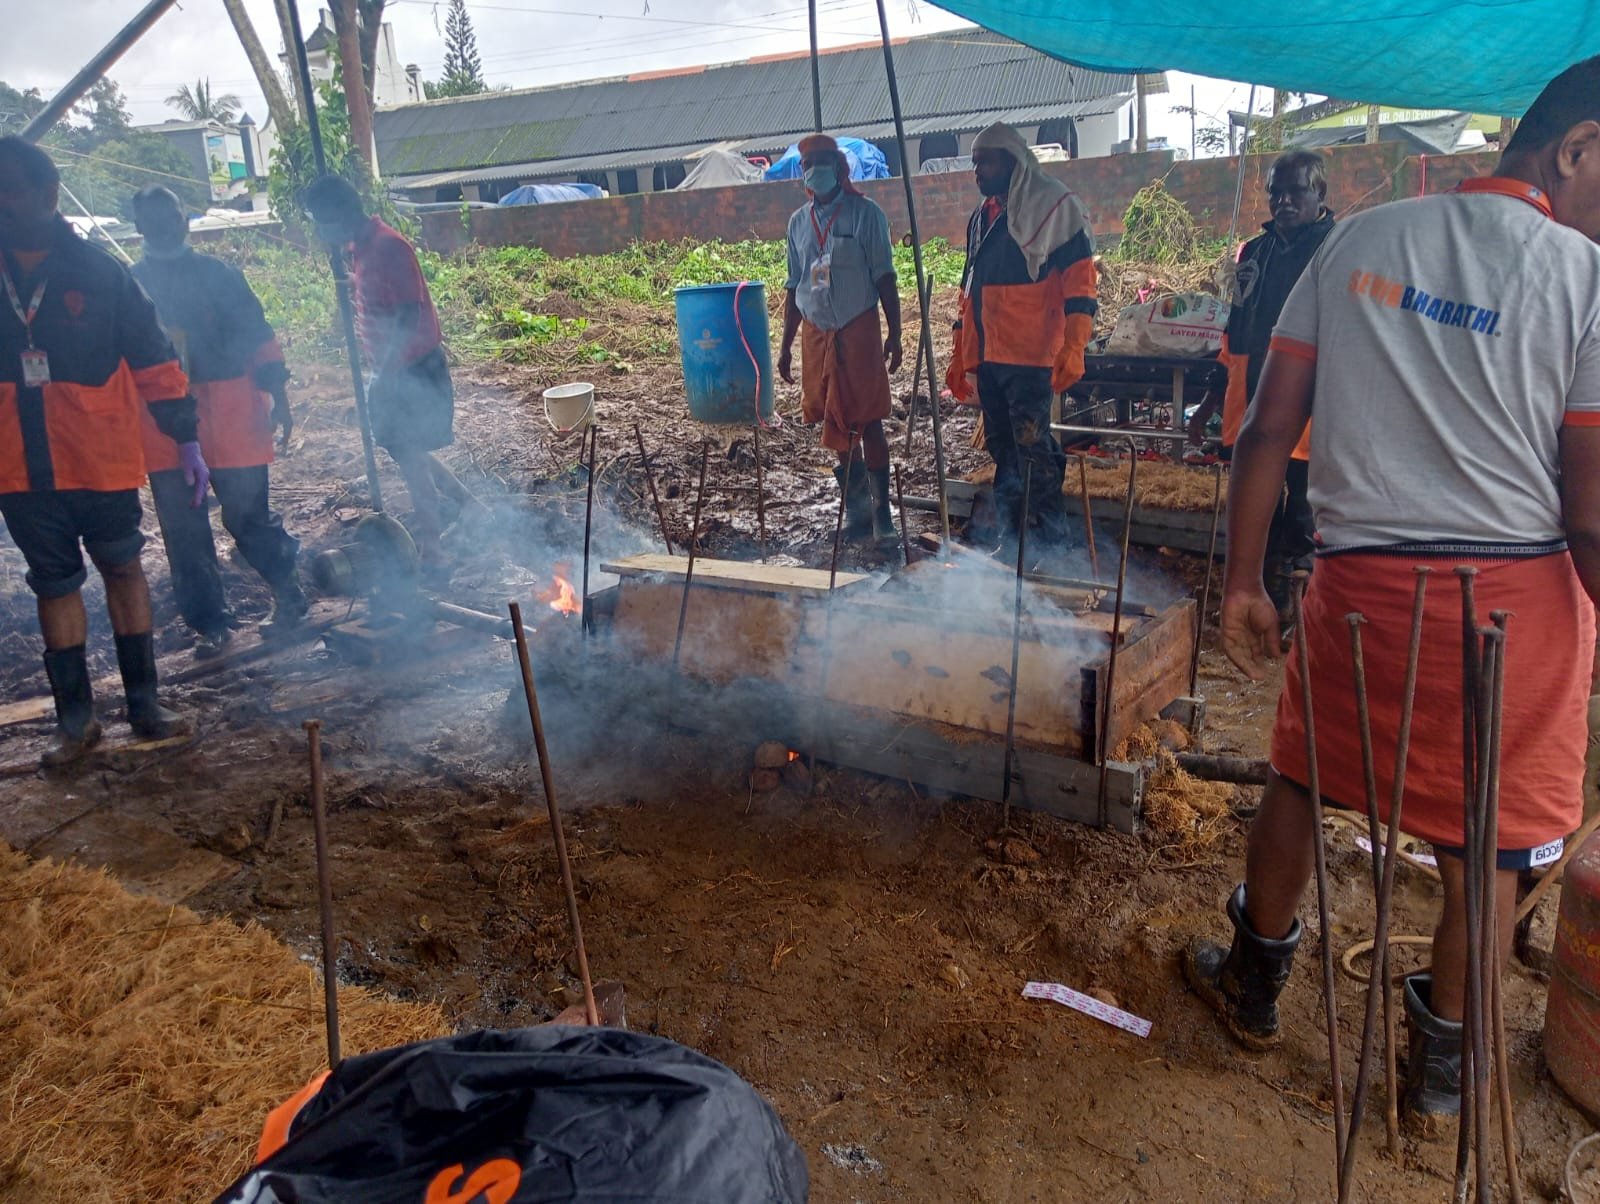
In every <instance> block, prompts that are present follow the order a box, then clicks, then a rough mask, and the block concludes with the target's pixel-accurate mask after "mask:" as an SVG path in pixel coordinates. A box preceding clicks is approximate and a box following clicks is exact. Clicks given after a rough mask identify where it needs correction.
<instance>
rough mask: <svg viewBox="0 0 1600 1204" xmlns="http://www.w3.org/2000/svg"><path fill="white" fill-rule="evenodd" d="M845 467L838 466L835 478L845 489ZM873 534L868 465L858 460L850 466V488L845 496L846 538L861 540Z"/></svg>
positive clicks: (834, 474)
mask: <svg viewBox="0 0 1600 1204" xmlns="http://www.w3.org/2000/svg"><path fill="white" fill-rule="evenodd" d="M844 477H845V466H844V465H843V464H837V465H835V466H834V469H833V478H834V480H836V481H838V482H839V488H840V489H845V480H844ZM871 532H872V489H871V487H870V486H869V485H868V484H867V469H866V465H864V464H862V463H861V462H860V461H859V460H857V461H856V462H855V463H854V464H852V465H850V487H849V488H848V489H845V495H844V537H845V538H846V539H860V538H862V537H863V536H865V535H869V534H871Z"/></svg>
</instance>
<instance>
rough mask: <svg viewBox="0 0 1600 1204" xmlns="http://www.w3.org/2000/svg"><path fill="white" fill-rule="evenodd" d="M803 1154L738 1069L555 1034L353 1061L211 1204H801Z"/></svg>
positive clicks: (594, 1036) (657, 1042) (428, 1044)
mask: <svg viewBox="0 0 1600 1204" xmlns="http://www.w3.org/2000/svg"><path fill="white" fill-rule="evenodd" d="M807 1193H808V1178H807V1173H806V1164H805V1156H804V1154H802V1153H801V1151H800V1148H799V1147H798V1146H797V1145H796V1144H795V1143H794V1141H793V1139H791V1138H790V1136H789V1134H788V1132H787V1131H786V1130H785V1129H784V1127H783V1123H782V1122H781V1121H780V1120H779V1119H778V1117H777V1114H776V1113H775V1112H773V1110H772V1109H771V1107H769V1106H768V1104H767V1103H766V1101H765V1100H763V1099H762V1098H761V1097H760V1096H759V1095H757V1094H756V1092H755V1090H754V1089H753V1088H752V1087H751V1086H750V1085H749V1084H748V1083H746V1082H745V1081H744V1080H743V1079H741V1078H740V1077H739V1076H738V1075H736V1074H734V1072H733V1071H731V1070H729V1069H728V1068H727V1067H726V1066H724V1065H722V1064H721V1063H720V1062H716V1061H713V1060H712V1059H710V1058H707V1057H705V1056H703V1055H701V1054H698V1053H696V1052H695V1051H694V1050H692V1049H687V1048H685V1047H684V1046H682V1045H678V1044H677V1043H675V1042H673V1041H668V1040H666V1039H664V1038H661V1037H650V1036H646V1035H644V1034H641V1033H631V1032H627V1031H624V1030H621V1029H610V1028H567V1027H563V1026H559V1025H546V1026H543V1027H539V1028H526V1029H513V1030H510V1031H505V1032H493V1031H485V1032H476V1033H467V1034H464V1035H462V1036H458V1037H449V1038H444V1039H441V1040H436V1041H424V1042H420V1043H418V1044H415V1045H405V1046H401V1047H399V1048H397V1049H386V1050H382V1051H380V1052H378V1053H372V1054H365V1055H363V1056H361V1057H356V1058H350V1059H348V1060H346V1061H345V1062H344V1063H342V1064H341V1065H340V1066H339V1068H338V1069H337V1070H336V1071H334V1072H333V1074H332V1075H330V1076H329V1078H328V1080H327V1081H326V1082H325V1083H324V1084H323V1086H322V1088H321V1090H320V1091H318V1092H317V1094H316V1095H315V1096H314V1097H312V1098H311V1099H310V1100H309V1101H308V1102H307V1103H306V1104H305V1106H304V1107H303V1108H302V1109H301V1110H300V1112H299V1114H298V1115H297V1116H296V1117H295V1120H294V1123H293V1125H292V1126H291V1128H290V1131H289V1141H288V1143H287V1144H286V1145H285V1146H283V1148H281V1149H280V1150H278V1151H277V1152H276V1153H274V1154H272V1155H271V1156H270V1157H268V1158H267V1159H266V1161H265V1162H263V1163H261V1164H260V1165H259V1166H257V1167H255V1168H254V1169H253V1170H251V1171H250V1172H249V1173H248V1174H246V1175H245V1176H244V1177H243V1178H241V1179H240V1180H239V1181H238V1182H236V1183H235V1184H234V1185H233V1186H232V1187H230V1188H229V1189H228V1190H227V1191H226V1192H224V1193H223V1194H222V1195H221V1196H219V1197H218V1198H217V1202H216V1204H533V1202H534V1201H541V1202H542V1201H558V1200H560V1201H565V1200H584V1201H599V1200H628V1201H647V1200H659V1201H696V1202H697V1204H702V1202H708V1201H716V1202H718V1204H743V1202H746V1201H748V1202H750V1204H766V1202H771V1204H799V1202H803V1201H805V1200H806V1198H807Z"/></svg>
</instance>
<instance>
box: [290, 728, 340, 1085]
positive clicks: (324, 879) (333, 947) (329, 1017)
mask: <svg viewBox="0 0 1600 1204" xmlns="http://www.w3.org/2000/svg"><path fill="white" fill-rule="evenodd" d="M300 726H301V727H303V728H305V731H306V751H307V753H308V754H309V756H310V758H311V831H312V835H313V837H314V839H315V841H316V850H317V911H318V912H319V913H320V918H321V920H322V1016H323V1023H324V1025H325V1027H326V1029H327V1034H328V1069H329V1070H334V1069H337V1068H338V1065H339V1062H340V1056H339V955H338V944H337V942H336V940H335V939H334V934H333V870H332V867H331V866H329V864H328V809H327V804H326V802H325V801H324V799H323V796H322V720H320V719H307V720H306V721H305V722H304V723H302V724H301V725H300Z"/></svg>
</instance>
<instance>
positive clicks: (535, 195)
mask: <svg viewBox="0 0 1600 1204" xmlns="http://www.w3.org/2000/svg"><path fill="white" fill-rule="evenodd" d="M604 195H605V193H603V192H601V191H600V189H598V188H597V187H595V186H594V185H593V184H523V185H521V186H520V187H517V188H513V189H512V190H511V191H510V192H508V193H506V194H505V196H503V197H501V198H500V202H499V203H500V204H502V205H553V204H555V203H556V202H557V201H592V200H598V199H599V198H600V197H602V196H604Z"/></svg>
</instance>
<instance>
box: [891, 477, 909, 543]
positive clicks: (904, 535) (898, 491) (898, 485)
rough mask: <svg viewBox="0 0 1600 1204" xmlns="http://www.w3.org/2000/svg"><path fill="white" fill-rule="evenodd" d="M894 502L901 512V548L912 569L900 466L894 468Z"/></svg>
mask: <svg viewBox="0 0 1600 1204" xmlns="http://www.w3.org/2000/svg"><path fill="white" fill-rule="evenodd" d="M894 500H895V506H896V508H897V509H898V510H899V511H900V547H901V549H902V550H903V551H904V552H905V557H906V567H907V568H910V567H911V528H910V527H909V526H908V525H907V524H906V488H905V480H904V477H903V474H902V473H901V471H900V465H898V464H896V465H895V466H894Z"/></svg>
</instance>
